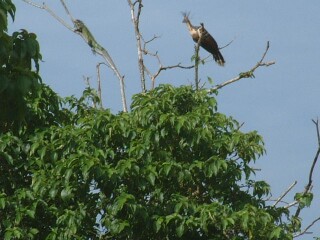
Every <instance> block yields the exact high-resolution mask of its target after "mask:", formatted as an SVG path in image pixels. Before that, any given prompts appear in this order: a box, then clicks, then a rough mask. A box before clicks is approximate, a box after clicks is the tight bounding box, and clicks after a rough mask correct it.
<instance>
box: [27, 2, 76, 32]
mask: <svg viewBox="0 0 320 240" xmlns="http://www.w3.org/2000/svg"><path fill="white" fill-rule="evenodd" d="M22 1H24V2H25V3H27V4H29V5H31V6H33V7H36V8H40V9H42V10H45V11H47V12H48V13H49V14H50V15H51V16H52V17H53V18H55V19H56V20H58V21H59V22H60V23H61V24H62V25H63V26H65V27H66V28H68V29H69V30H70V31H72V32H73V30H74V29H73V27H71V26H70V25H69V24H67V23H66V22H65V21H64V20H63V19H62V18H60V17H59V16H58V15H56V14H55V13H54V12H53V11H52V10H51V9H50V8H49V7H48V6H47V5H45V3H43V4H42V5H39V4H37V3H34V2H32V1H29V0H22Z"/></svg>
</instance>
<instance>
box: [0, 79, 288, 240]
mask: <svg viewBox="0 0 320 240" xmlns="http://www.w3.org/2000/svg"><path fill="white" fill-rule="evenodd" d="M40 89H41V91H39V94H37V95H36V98H34V99H36V101H30V104H28V107H29V108H30V109H29V110H28V112H29V113H30V114H31V116H33V117H32V119H31V118H30V119H29V118H27V119H29V120H30V121H31V122H32V120H33V121H35V122H33V124H31V125H30V126H32V128H33V129H34V130H33V131H28V130H27V129H26V130H24V131H22V132H21V135H20V136H19V137H17V136H14V135H12V134H10V133H9V132H8V133H6V134H2V135H1V136H0V143H1V144H0V150H1V152H2V154H1V155H0V159H1V162H3V163H5V164H3V165H2V166H1V167H2V169H1V172H5V173H6V174H4V175H2V176H1V177H0V178H1V185H0V186H1V190H2V191H1V192H2V195H1V198H0V207H1V208H2V212H3V216H5V217H4V218H3V219H6V220H3V221H2V222H1V225H0V226H1V229H2V231H0V232H1V233H2V234H3V235H1V234H0V237H2V238H5V239H10V238H22V236H29V238H31V239H32V238H37V239H45V238H48V239H56V238H58V239H60V238H61V239H71V238H72V239H73V238H74V239H88V238H98V236H99V235H102V236H103V237H104V238H107V237H110V238H112V239H128V238H129V239H141V238H143V239H175V238H181V239H190V238H192V239H279V238H281V239H290V237H291V236H292V235H291V234H290V232H288V231H287V230H286V228H285V227H283V226H282V225H281V224H280V222H281V221H280V220H281V218H282V216H283V214H285V213H286V212H285V210H283V209H281V208H279V209H277V208H270V207H267V206H266V205H265V202H264V200H263V199H262V197H263V196H266V195H267V194H268V193H269V186H268V185H267V184H266V183H264V182H261V181H259V182H255V181H253V180H252V179H251V178H250V177H251V175H252V173H254V170H253V169H252V168H251V167H250V166H249V164H250V163H252V162H254V161H255V160H256V159H257V157H259V156H260V155H261V154H263V153H264V148H263V142H262V138H261V137H260V136H259V135H258V134H257V133H256V132H249V133H243V132H241V131H240V130H239V127H240V125H239V123H238V122H237V121H236V120H234V119H233V118H231V117H227V116H225V115H224V114H222V113H219V112H218V111H217V103H216V101H215V99H214V97H211V96H208V94H207V93H206V91H194V90H193V89H192V88H191V87H180V88H174V87H172V86H169V85H162V86H160V87H158V88H156V89H155V90H153V91H151V92H149V93H147V94H139V95H135V96H134V98H133V102H132V106H131V109H132V111H131V112H130V113H119V114H116V115H115V114H112V113H111V112H110V111H108V110H98V109H95V108H92V107H90V106H89V105H88V104H87V102H88V101H87V100H88V99H96V96H95V95H92V92H91V91H90V90H89V89H88V90H86V91H85V92H84V94H85V95H84V97H83V98H80V99H76V98H68V99H67V101H66V102H65V103H64V104H62V100H61V99H59V98H58V97H57V96H56V95H55V94H54V93H53V92H52V91H51V90H49V89H48V88H47V87H45V86H43V87H41V88H40ZM31 102H32V103H33V104H31ZM50 103H52V104H51V105H50ZM40 106H44V107H40ZM59 106H60V107H59ZM61 106H65V108H63V109H62V108H61ZM67 106H70V107H69V109H68V108H66V107H67ZM54 116H55V117H54ZM36 126H40V127H39V128H37V127H36ZM12 179H13V180H14V181H12ZM244 183H245V184H244ZM96 219H100V220H99V224H97V222H96ZM99 226H100V227H99Z"/></svg>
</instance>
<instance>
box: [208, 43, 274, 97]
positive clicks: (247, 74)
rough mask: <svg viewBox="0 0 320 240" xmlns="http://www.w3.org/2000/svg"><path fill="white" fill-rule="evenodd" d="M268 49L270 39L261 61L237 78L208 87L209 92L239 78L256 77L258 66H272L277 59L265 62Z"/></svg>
mask: <svg viewBox="0 0 320 240" xmlns="http://www.w3.org/2000/svg"><path fill="white" fill-rule="evenodd" d="M268 50H269V41H268V42H267V46H266V50H265V51H264V53H263V55H262V57H261V59H260V61H259V62H258V63H257V64H256V65H255V66H253V67H252V68H251V69H250V70H249V71H247V72H242V73H240V74H239V76H237V77H235V78H232V79H230V80H228V81H225V82H224V83H221V84H218V85H216V86H214V87H212V88H210V89H208V92H209V93H213V92H214V91H216V90H218V89H220V88H223V87H224V86H226V85H229V84H231V83H234V82H237V81H239V80H240V79H242V78H254V77H255V76H254V74H253V73H254V71H255V70H256V69H257V68H258V67H261V66H265V67H268V66H270V65H273V64H275V61H270V62H263V60H264V58H265V56H266V54H267V52H268Z"/></svg>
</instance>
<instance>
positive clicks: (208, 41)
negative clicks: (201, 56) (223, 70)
mask: <svg viewBox="0 0 320 240" xmlns="http://www.w3.org/2000/svg"><path fill="white" fill-rule="evenodd" d="M182 22H183V23H186V24H187V27H188V29H189V33H190V35H191V37H192V39H193V41H195V42H196V43H197V42H198V41H199V38H200V36H201V41H200V46H201V47H203V48H204V49H205V50H207V51H208V52H209V53H211V54H212V55H213V58H214V60H215V61H216V63H218V64H219V65H220V66H223V65H224V63H225V61H224V58H223V56H222V54H221V53H220V51H219V47H218V44H217V42H216V41H215V40H214V38H213V37H212V36H211V35H210V33H208V31H207V30H206V29H205V28H204V26H203V23H200V26H193V25H192V24H191V22H190V20H189V14H187V13H183V21H182Z"/></svg>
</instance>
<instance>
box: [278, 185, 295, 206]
mask: <svg viewBox="0 0 320 240" xmlns="http://www.w3.org/2000/svg"><path fill="white" fill-rule="evenodd" d="M296 184H297V181H294V182H293V183H292V184H291V185H290V186H289V188H288V189H287V190H286V191H285V192H284V193H283V194H281V195H280V197H278V198H277V200H276V202H275V203H274V204H273V205H272V206H273V207H275V206H276V205H277V204H278V203H279V202H280V201H281V200H282V199H283V198H284V197H285V196H286V195H287V194H288V193H289V192H290V191H291V189H292V188H293V187H294V186H295V185H296Z"/></svg>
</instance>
